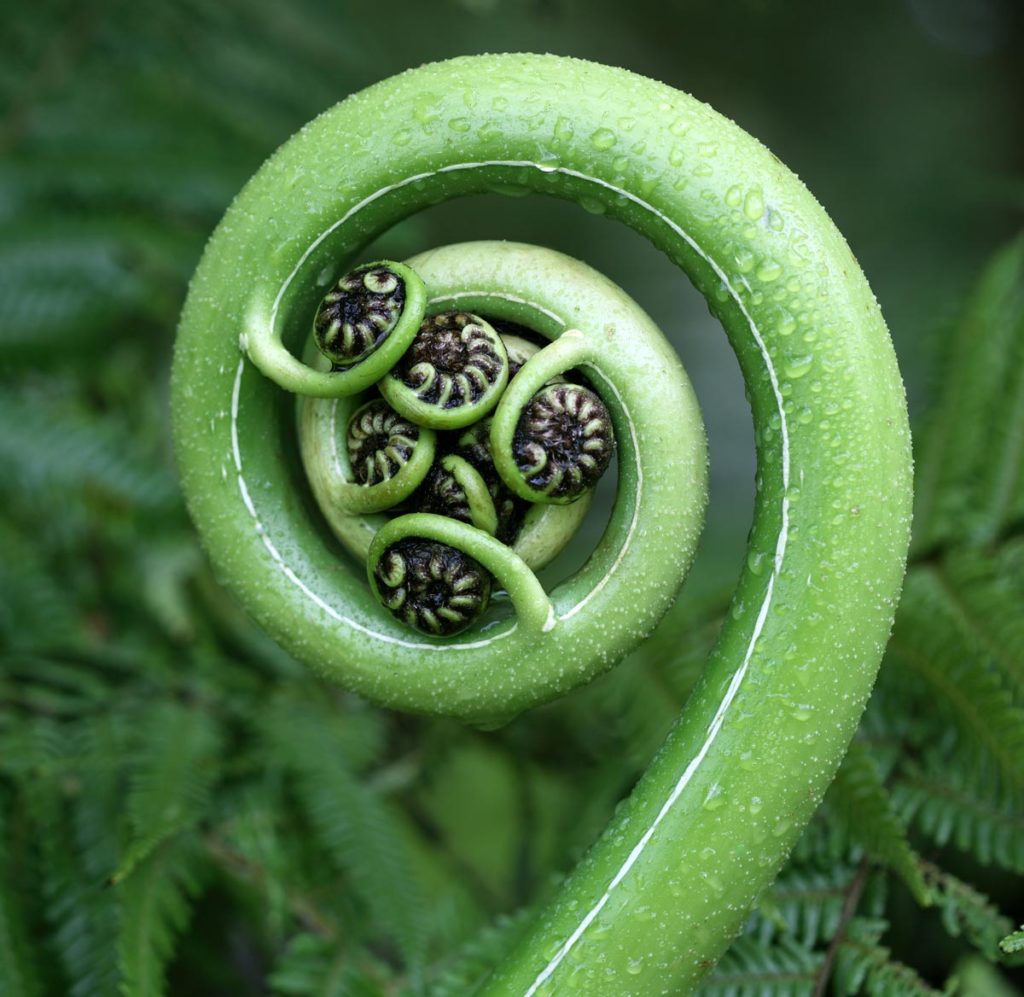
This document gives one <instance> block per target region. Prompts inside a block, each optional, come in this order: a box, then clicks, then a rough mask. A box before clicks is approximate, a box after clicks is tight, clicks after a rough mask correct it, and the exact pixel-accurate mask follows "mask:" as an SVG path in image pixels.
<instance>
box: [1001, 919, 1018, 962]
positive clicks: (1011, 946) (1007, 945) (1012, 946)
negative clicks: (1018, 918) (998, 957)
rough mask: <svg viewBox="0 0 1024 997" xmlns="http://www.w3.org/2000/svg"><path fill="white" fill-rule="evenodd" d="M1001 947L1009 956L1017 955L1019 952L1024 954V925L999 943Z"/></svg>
mask: <svg viewBox="0 0 1024 997" xmlns="http://www.w3.org/2000/svg"><path fill="white" fill-rule="evenodd" d="M999 947H1000V948H1001V949H1002V950H1003V951H1004V952H1005V953H1006V954H1007V955H1016V954H1017V953H1018V952H1024V925H1022V926H1021V927H1020V928H1019V929H1018V930H1017V931H1014V932H1012V933H1011V934H1009V935H1007V936H1006V937H1005V938H1004V939H1002V940H1001V941H1000V942H999Z"/></svg>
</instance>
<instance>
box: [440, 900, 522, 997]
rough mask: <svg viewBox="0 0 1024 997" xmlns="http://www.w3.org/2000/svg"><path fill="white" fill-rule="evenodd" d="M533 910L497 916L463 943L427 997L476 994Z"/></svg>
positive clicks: (515, 939)
mask: <svg viewBox="0 0 1024 997" xmlns="http://www.w3.org/2000/svg"><path fill="white" fill-rule="evenodd" d="M531 914H532V911H531V910H530V909H529V908H523V909H522V910H519V911H516V913H515V914H513V915H511V916H502V917H499V918H498V919H497V920H496V921H494V923H493V924H488V925H485V927H484V928H483V929H482V930H480V931H479V932H477V934H476V935H474V937H473V938H471V939H470V940H469V941H468V942H465V943H464V944H463V945H462V946H461V947H460V948H459V950H458V952H457V953H456V954H455V955H454V956H453V958H452V959H451V960H450V961H449V964H448V965H447V966H446V967H445V969H444V970H443V972H442V973H441V974H440V975H439V976H438V977H437V979H435V980H434V981H433V982H432V983H431V985H430V997H464V995H465V994H472V993H476V991H477V990H478V989H479V987H480V985H481V984H482V983H483V982H484V980H486V979H487V977H488V976H490V974H491V972H492V971H493V970H494V968H495V967H496V966H497V965H498V963H499V962H501V960H502V959H503V958H504V957H505V956H506V955H507V954H508V953H509V952H511V951H512V949H513V948H514V947H515V945H516V943H517V942H518V941H519V939H520V938H522V936H523V934H524V932H525V931H526V929H527V927H528V926H529V924H530V918H531Z"/></svg>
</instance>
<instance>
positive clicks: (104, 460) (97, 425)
mask: <svg viewBox="0 0 1024 997" xmlns="http://www.w3.org/2000/svg"><path fill="white" fill-rule="evenodd" d="M0 463H2V465H3V467H4V480H3V483H2V489H3V491H4V492H12V491H15V490H17V491H18V492H19V493H21V494H25V495H26V496H27V497H29V498H30V499H31V498H34V497H37V496H42V497H43V498H45V499H48V500H52V498H53V496H56V495H61V496H63V495H67V494H71V495H76V496H79V495H89V494H98V495H100V496H103V497H104V498H106V499H107V500H108V501H113V502H116V503H123V504H126V505H128V506H134V507H138V508H140V509H142V510H144V511H148V512H154V513H163V514H166V513H167V512H168V511H170V510H172V509H177V508H178V506H179V497H178V490H177V486H176V485H175V482H174V477H173V475H172V474H171V473H170V469H169V468H166V467H164V466H162V465H159V464H156V463H155V462H154V461H153V460H152V459H151V458H149V457H148V455H147V454H145V453H143V452H141V451H140V447H139V445H138V444H137V443H136V442H135V440H134V439H133V438H132V433H131V432H130V430H129V428H128V426H127V425H126V424H121V425H117V424H116V423H115V422H114V421H113V420H111V419H110V418H104V419H100V418H97V417H96V416H94V415H91V414H89V413H88V412H85V411H82V410H75V409H74V408H72V407H70V406H67V405H65V404H58V403H53V402H45V401H43V400H41V399H28V398H19V397H17V396H15V395H13V394H10V393H6V394H3V395H0Z"/></svg>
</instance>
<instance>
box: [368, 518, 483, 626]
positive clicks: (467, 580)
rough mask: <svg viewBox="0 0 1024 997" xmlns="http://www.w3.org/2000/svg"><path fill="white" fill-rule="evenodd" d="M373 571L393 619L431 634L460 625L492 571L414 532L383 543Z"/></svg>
mask: <svg viewBox="0 0 1024 997" xmlns="http://www.w3.org/2000/svg"><path fill="white" fill-rule="evenodd" d="M373 574H374V579H375V580H376V582H377V589H378V591H379V593H380V598H381V601H382V602H383V604H384V605H385V606H386V607H387V608H388V610H390V612H391V613H392V614H393V615H394V616H395V617H396V619H398V620H401V621H402V622H403V623H405V624H407V625H408V626H411V627H414V628H415V629H416V630H419V631H420V632H421V633H425V634H429V635H430V636H432V637H450V636H452V635H454V634H457V633H459V632H460V631H462V630H465V629H466V627H468V626H469V625H470V624H471V623H472V622H473V621H474V620H475V619H477V617H479V615H480V614H481V613H482V612H483V611H484V609H486V608H487V603H488V600H489V599H490V596H491V576H490V574H489V573H488V572H487V571H486V569H485V568H484V567H483V566H482V565H481V564H480V563H479V562H478V561H476V560H474V559H473V558H471V557H470V556H469V555H468V554H464V553H463V552H462V551H460V550H457V549H456V548H454V547H449V546H448V545H447V544H443V543H438V542H436V541H432V540H421V539H419V538H416V537H410V538H407V539H405V540H399V541H398V542H396V543H394V544H392V545H391V546H390V547H388V548H387V549H386V550H385V551H384V553H383V554H382V555H381V557H380V560H379V561H378V562H377V564H376V566H375V567H374V571H373Z"/></svg>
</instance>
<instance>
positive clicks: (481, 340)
mask: <svg viewBox="0 0 1024 997" xmlns="http://www.w3.org/2000/svg"><path fill="white" fill-rule="evenodd" d="M505 363H506V361H505V358H504V357H502V356H501V354H500V353H499V352H498V350H497V349H496V348H495V345H494V343H493V342H492V340H491V338H490V337H489V336H488V331H487V330H486V329H485V328H484V327H483V326H482V325H481V324H480V323H479V321H478V320H477V319H476V317H475V316H473V315H470V314H468V313H467V312H442V313H441V314H440V315H435V316H433V317H430V318H427V319H425V320H424V321H423V324H422V325H421V326H420V328H419V331H418V332H417V333H416V338H415V339H414V340H413V341H412V345H410V347H409V349H408V350H406V352H405V354H404V356H403V357H402V359H401V360H400V361H399V362H398V363H397V364H396V365H395V367H394V368H393V369H392V370H391V373H390V375H389V376H390V377H393V378H395V379H396V380H398V381H401V382H402V383H403V384H404V385H406V387H408V388H410V389H411V390H412V391H414V392H415V394H416V396H417V397H418V398H419V399H420V400H421V401H424V402H426V403H427V404H429V405H438V406H439V407H440V408H443V409H453V408H458V407H460V406H462V405H471V404H473V403H474V402H476V401H478V400H479V399H480V398H481V397H482V396H483V394H484V393H485V392H486V391H487V390H488V389H489V388H491V387H492V386H493V385H494V384H496V383H497V382H498V380H499V379H500V378H501V374H502V371H503V369H504V367H505Z"/></svg>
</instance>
